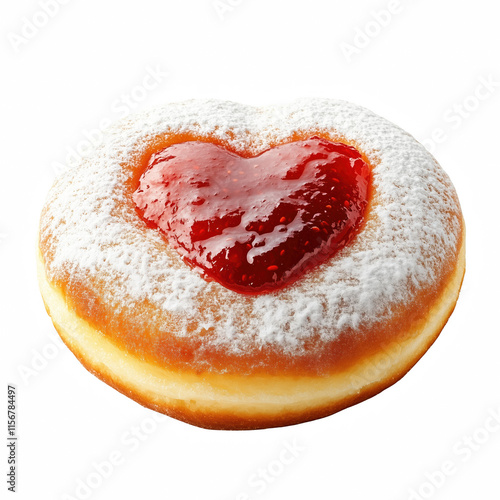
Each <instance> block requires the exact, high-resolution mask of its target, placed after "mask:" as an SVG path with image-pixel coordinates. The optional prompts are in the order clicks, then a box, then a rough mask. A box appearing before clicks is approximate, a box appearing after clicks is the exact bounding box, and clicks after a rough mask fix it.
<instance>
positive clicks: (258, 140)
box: [40, 99, 461, 357]
mask: <svg viewBox="0 0 500 500" xmlns="http://www.w3.org/2000/svg"><path fill="white" fill-rule="evenodd" d="M315 135H316V136H319V137H321V138H324V139H327V140H330V141H333V142H341V143H345V144H348V145H351V146H354V147H356V148H357V150H358V151H360V152H361V154H362V155H363V158H364V159H365V160H366V161H367V163H368V164H369V165H370V167H371V170H372V189H373V194H372V197H371V201H370V205H369V207H368V209H367V215H366V220H365V223H364V225H363V227H362V228H361V230H360V231H359V232H358V233H357V235H356V236H355V238H354V239H353V240H352V241H351V242H350V243H349V245H347V246H345V247H344V248H343V249H341V250H340V251H339V252H338V253H336V254H335V255H334V256H332V257H330V258H329V259H328V260H326V261H325V262H323V263H322V264H320V265H318V266H317V267H315V268H314V269H311V270H310V271H309V272H307V273H306V274H305V275H303V276H302V277H301V278H300V279H298V280H297V281H295V282H294V283H293V284H291V285H289V286H286V287H284V288H282V289H280V290H276V291H272V292H270V293H266V294H262V295H255V296H254V295H242V294H239V293H237V292H235V291H232V290H229V289H227V288H226V287H224V286H222V285H220V284H219V283H217V282H214V281H211V282H207V281H206V280H204V279H203V278H202V277H201V276H200V275H199V274H198V273H197V272H196V271H195V270H194V269H192V268H190V267H189V266H187V265H186V264H184V262H182V258H181V256H180V255H179V254H178V253H177V252H176V251H175V250H174V249H173V248H171V247H170V246H169V244H168V243H167V242H166V239H165V238H164V236H163V235H162V234H161V233H160V231H159V230H151V228H148V227H147V226H146V224H145V222H144V220H142V218H141V217H140V216H139V214H138V213H137V211H136V207H135V204H134V201H133V199H132V195H133V192H134V190H135V189H136V188H137V185H138V181H139V176H140V175H141V173H142V172H143V171H144V169H145V166H144V157H147V158H149V157H150V156H151V154H152V153H154V152H155V151H159V150H161V149H163V148H164V147H165V146H166V145H169V141H170V144H171V143H175V142H184V141H185V140H202V141H205V142H206V141H209V142H214V143H216V144H219V145H221V146H223V147H225V148H227V149H229V150H230V151H232V152H234V153H235V154H240V155H242V156H248V155H253V156H255V155H258V154H260V153H262V152H264V151H265V150H267V149H269V148H271V147H274V146H276V145H280V144H285V143H289V142H293V141H296V140H300V139H306V138H308V137H312V136H315ZM460 238H461V212H460V206H459V203H458V199H457V196H456V193H455V190H454V188H453V186H452V184H451V182H450V180H449V178H448V177H447V175H446V174H445V173H444V171H443V170H442V169H441V168H440V167H439V165H438V164H437V162H436V161H435V159H434V158H433V157H432V156H431V155H430V154H429V153H428V152H427V151H426V150H425V149H424V147H423V146H422V145H421V144H419V143H418V142H417V141H416V140H415V139H414V138H413V137H411V136H410V135H409V134H407V133H406V132H404V131H403V130H401V129H400V128H399V127H397V126H395V125H393V124H391V123H390V122H388V121H387V120H385V119H383V118H381V117H379V116H377V115H375V114H374V113H372V112H370V111H368V110H366V109H364V108H362V107H360V106H357V105H354V104H350V103H347V102H344V101H336V100H327V99H301V100H297V101H294V102H292V103H290V104H288V105H282V106H268V107H262V108H255V107H251V106H246V105H242V104H236V103H232V102H221V101H215V100H192V101H187V102H181V103H176V104H170V105H166V106H163V107H160V108H157V109H153V110H151V111H148V112H145V113H142V114H138V115H135V116H131V117H128V118H127V119H125V120H123V121H121V122H118V123H117V124H116V125H114V126H113V127H111V128H110V129H108V130H107V132H106V134H105V139H104V142H103V144H102V145H101V146H100V147H98V148H97V149H96V150H95V151H94V152H93V153H92V154H91V155H90V156H88V157H86V158H84V159H83V160H82V161H81V162H79V164H77V165H75V166H74V168H72V169H71V170H69V171H68V172H66V173H64V174H63V175H62V176H61V177H60V178H58V179H57V180H56V182H55V185H54V186H53V188H52V190H51V191H50V193H49V196H48V200H47V204H46V206H45V208H44V211H43V213H42V220H41V229H40V248H41V250H42V256H43V258H44V261H45V267H46V272H47V276H48V278H49V280H51V281H53V282H55V283H61V284H64V286H65V289H66V290H67V291H68V292H69V293H73V294H74V295H75V296H76V295H77V294H79V293H82V292H81V291H80V290H82V289H85V290H91V289H95V290H98V296H97V297H96V298H95V304H101V305H103V304H104V305H106V306H107V309H106V310H107V311H112V313H110V315H109V317H106V318H105V319H104V320H105V321H107V323H108V324H112V323H113V321H114V318H115V316H116V317H117V316H118V315H120V314H122V315H123V314H127V313H128V314H130V315H132V314H134V312H135V314H136V317H135V318H134V319H135V320H136V323H135V324H136V325H140V324H141V322H144V323H148V322H150V323H151V322H152V321H154V322H155V324H156V325H157V326H158V329H157V331H156V332H155V333H152V332H151V331H149V333H148V335H149V336H150V337H153V342H161V341H162V336H165V335H169V336H174V337H177V338H182V339H186V338H192V339H198V338H201V337H203V340H204V343H205V345H207V346H212V347H214V348H217V349H222V350H224V351H226V352H231V353H233V354H235V355H241V356H244V355H245V354H246V353H247V352H250V351H252V350H259V349H260V350H262V349H265V348H267V347H272V348H273V349H277V350H279V351H280V352H283V353H286V354H287V355H289V356H292V357H297V356H299V357H300V356H301V355H303V353H304V352H305V351H306V350H307V349H309V347H308V346H309V345H310V341H311V339H315V341H316V342H323V343H331V342H335V340H336V339H337V338H339V337H341V336H346V335H347V336H355V335H358V333H357V332H358V331H360V329H362V328H363V327H365V328H366V327H370V326H371V325H376V324H378V323H380V322H382V321H384V320H386V319H387V318H389V317H390V316H391V314H393V312H394V311H395V310H397V309H398V308H399V307H401V306H402V305H404V304H408V303H411V301H412V300H413V298H414V297H416V296H417V295H418V294H419V293H420V291H421V290H422V289H424V288H425V289H430V290H432V289H433V287H438V286H439V284H440V283H441V282H442V276H443V274H444V273H447V272H450V269H448V267H449V265H450V264H449V262H453V263H454V262H455V258H456V255H457V254H458V246H459V244H460ZM96 295H97V292H96ZM144 304H146V305H148V304H149V305H151V306H152V309H151V308H148V309H147V311H148V314H147V315H146V314H145V313H142V312H141V311H143V310H144V307H145V306H144ZM88 307H89V309H92V307H93V306H92V304H90V305H89V306H88ZM151 310H153V311H154V313H151ZM151 315H152V316H154V317H151ZM124 333H126V334H127V335H128V336H129V337H131V336H134V335H135V336H136V340H137V342H138V343H140V342H142V341H141V335H142V334H143V332H141V330H140V328H139V327H137V328H136V330H134V331H131V332H124ZM149 341H151V338H150V339H149Z"/></svg>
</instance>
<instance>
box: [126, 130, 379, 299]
mask: <svg viewBox="0 0 500 500" xmlns="http://www.w3.org/2000/svg"><path fill="white" fill-rule="evenodd" d="M369 184H370V169H369V167H368V165H367V164H366V162H365V161H364V160H363V159H362V157H361V154H360V153H359V152H358V151H357V150H356V149H355V148H353V147H351V146H347V145H345V144H341V143H336V142H331V141H328V140H325V139H321V138H319V137H311V138H310V139H307V140H302V141H296V142H291V143H289V144H283V145H281V146H276V147H274V148H271V149H269V150H267V151H265V152H264V153H262V154H260V155H259V156H255V157H251V158H244V157H241V156H239V155H237V154H235V153H232V152H230V151H228V150H226V149H224V148H223V147H221V146H218V145H215V144H213V143H209V142H208V143H207V142H199V141H190V142H184V143H180V144H174V145H172V146H169V147H167V148H165V149H163V150H162V151H159V152H157V153H155V154H153V155H152V156H151V158H150V160H149V164H148V167H147V169H146V171H145V172H144V173H143V174H142V176H141V178H140V181H139V187H138V188H137V190H136V191H135V193H134V194H133V199H134V202H135V204H136V207H137V209H138V211H139V214H140V215H141V216H142V217H143V218H144V219H145V220H146V221H147V222H148V223H149V224H150V226H151V225H152V226H153V227H154V226H156V227H158V228H159V229H160V230H161V232H162V233H163V234H164V235H165V237H166V238H167V240H168V242H169V244H170V245H171V246H172V247H174V248H175V249H176V250H177V251H178V252H179V253H180V255H181V256H182V257H183V258H184V260H185V261H186V262H187V263H188V264H190V265H191V266H193V267H195V268H198V269H199V270H201V272H202V274H203V276H204V277H205V279H208V280H210V279H212V280H215V281H217V282H219V283H220V284H221V285H223V286H225V287H226V288H229V289H230V290H234V291H236V292H240V293H247V294H257V293H262V292H269V291H272V290H275V289H278V288H281V287H283V286H285V285H287V284H289V283H291V282H293V281H295V280H296V279H298V278H299V277H300V276H302V275H303V274H304V273H305V272H306V271H308V270H309V269H311V268H312V267H314V266H316V265H318V264H320V263H322V262H324V261H325V260H326V259H328V258H330V257H331V256H332V255H334V254H335V253H336V252H337V251H338V250H339V249H341V248H342V247H343V246H345V245H346V244H347V243H348V242H349V240H350V239H351V238H352V237H353V235H354V234H355V232H356V229H357V228H358V227H359V226H360V224H361V222H362V220H363V215H364V212H365V210H366V206H367V203H368V191H369Z"/></svg>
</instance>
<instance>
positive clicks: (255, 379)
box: [37, 99, 465, 430]
mask: <svg viewBox="0 0 500 500" xmlns="http://www.w3.org/2000/svg"><path fill="white" fill-rule="evenodd" d="M37 262H38V279H39V284H40V290H41V294H42V298H43V300H44V303H45V307H46V309H47V312H48V313H49V315H50V316H51V319H52V322H53V324H54V326H55V328H56V329H57V331H58V333H59V335H60V336H61V338H62V340H63V341H64V342H65V344H66V345H67V346H68V348H69V349H70V350H71V351H72V352H73V354H74V355H75V356H76V358H77V359H78V360H79V361H80V362H81V363H82V364H83V366H84V367H85V368H86V369H87V370H88V371H90V372H91V373H93V374H94V375H96V376H97V377H99V378H100V379H101V380H103V381H104V382H106V383H107V384H109V385H110V386H112V387H114V388H115V389H117V390H118V391H120V392H121V393H123V394H124V395H126V396H128V397H129V398H131V399H133V400H135V401H136V402H138V403H140V404H142V405H143V406H145V407H148V408H151V409H153V410H156V411H158V412H161V413H164V414H166V415H169V416H171V417H173V418H176V419H179V420H181V421H184V422H187V423H190V424H193V425H196V426H199V427H204V428H208V429H233V430H237V429H260V428H268V427H279V426H285V425H291V424H297V423H301V422H305V421H310V420H314V419H318V418H322V417H325V416H328V415H331V414H333V413H335V412H338V411H340V410H342V409H345V408H347V407H350V406H352V405H354V404H357V403H359V402H361V401H363V400H366V399H367V398H370V397H372V396H374V395H375V394H377V393H379V392H380V391H382V390H384V389H386V388H388V387H389V386H391V385H392V384H394V383H395V382H397V381H398V380H399V379H401V378H402V377H403V376H404V375H405V374H406V373H407V372H408V371H409V370H410V369H411V368H412V367H413V366H414V365H415V364H416V363H417V361H418V360H419V359H420V358H421V357H422V356H423V355H424V353H425V352H426V351H427V350H428V349H429V347H430V346H431V345H432V344H433V342H434V341H435V340H436V338H437V337H438V335H439V334H440V332H441V330H442V329H443V327H444V325H445V324H446V322H447V320H448V318H449V316H450V315H451V313H452V312H453V309H454V308H455V304H456V302H457V299H458V295H459V292H460V287H461V284H462V280H463V276H464V273H465V225H464V221H463V217H462V212H461V209H460V204H459V200H458V197H457V194H456V192H455V189H454V187H453V185H452V183H451V181H450V179H449V178H448V176H447V174H446V173H445V172H444V171H443V170H442V168H441V167H440V166H439V164H438V163H437V161H436V160H435V159H434V158H433V156H432V155H431V154H430V153H428V152H427V151H426V149H425V148H424V147H423V146H422V145H421V144H420V143H418V142H417V141H416V140H415V139H414V138H413V137H412V136H410V135H409V134H408V133H406V132H405V131H403V130H402V129H400V128H399V127H397V126H395V125H393V124H392V123H390V122H389V121H387V120H385V119H384V118H381V117H379V116H377V115H376V114H374V113H372V112H371V111H368V110H367V109H365V108H362V107H360V106H358V105H355V104H351V103H348V102H345V101H339V100H330V99H299V100H296V101H293V102H291V103H288V104H284V105H276V106H266V107H252V106H248V105H243V104H237V103H233V102H225V101H218V100H190V101H185V102H180V103H173V104H168V105H164V106H162V107H158V108H155V109H152V110H149V111H146V112H143V113H139V114H137V115H133V116H129V117H127V118H125V119H123V120H121V121H119V122H117V123H116V124H115V125H113V126H111V127H110V128H109V129H108V130H107V131H106V132H105V134H104V139H103V141H102V142H101V144H100V145H99V146H97V147H96V148H95V149H94V150H93V151H92V152H91V153H90V154H88V155H87V156H86V157H84V158H82V159H81V160H79V161H78V162H76V164H75V165H74V166H73V168H71V169H69V170H68V171H66V172H65V173H63V174H62V175H60V176H59V177H58V178H57V179H56V181H55V183H54V186H53V187H52V189H51V190H50V192H49V195H48V198H47V201H46V203H45V205H44V207H43V210H42V214H41V219H40V229H39V237H38V257H37Z"/></svg>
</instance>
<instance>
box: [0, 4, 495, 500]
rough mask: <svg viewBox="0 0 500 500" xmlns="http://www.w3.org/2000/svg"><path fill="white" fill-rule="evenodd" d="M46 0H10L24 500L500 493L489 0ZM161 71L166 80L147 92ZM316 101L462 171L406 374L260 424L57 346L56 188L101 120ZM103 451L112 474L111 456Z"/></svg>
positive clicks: (15, 308)
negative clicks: (461, 249)
mask: <svg viewBox="0 0 500 500" xmlns="http://www.w3.org/2000/svg"><path fill="white" fill-rule="evenodd" d="M54 2H56V4H55V5H56V7H54ZM41 3H43V2H41ZM47 3H48V4H50V5H52V9H50V8H49V7H50V5H49V7H46V8H47V9H48V10H49V11H50V15H47V14H44V13H43V12H44V11H43V9H42V8H41V6H40V3H37V2H36V1H34V0H22V1H16V2H3V6H2V8H1V9H2V13H1V16H0V19H1V20H0V30H1V42H0V51H1V55H2V70H1V71H2V78H1V83H0V84H1V93H0V95H1V106H2V109H1V123H2V124H1V127H2V129H1V144H2V147H1V150H0V151H1V160H0V161H1V167H0V168H1V174H2V175H1V187H2V189H1V196H0V214H1V222H0V233H1V235H2V236H1V242H0V244H1V248H0V251H1V261H0V265H1V270H2V275H1V293H2V297H1V300H0V304H1V307H2V313H1V319H0V321H1V325H2V343H3V346H2V349H1V352H2V370H3V373H2V380H3V386H2V387H3V388H2V391H1V392H2V394H3V395H2V396H1V397H2V400H3V401H5V402H4V403H2V408H4V409H5V405H6V399H7V397H6V385H7V382H10V383H14V384H15V385H16V386H17V392H18V419H19V422H18V434H19V443H18V455H19V456H18V458H19V474H18V493H17V497H18V498H22V499H35V498H36V499H41V500H44V499H68V498H74V499H76V498H80V499H81V498H92V499H109V498H125V499H128V498H154V499H170V498H175V499H176V500H185V499H186V500H191V499H193V500H198V499H202V498H203V499H207V500H215V499H217V500H219V499H220V500H236V499H239V500H244V499H246V498H251V499H262V500H265V499H273V500H281V499H287V500H295V499H304V498H315V499H323V498H324V499H331V500H334V499H366V498H369V499H375V500H377V499H383V500H392V499H394V500H396V499H400V500H406V499H410V498H413V499H418V498H436V499H442V500H445V499H453V500H461V499H470V498H481V499H498V498H500V474H498V472H499V470H500V424H498V423H497V424H494V423H493V420H492V417H491V416H489V415H491V412H496V414H497V415H499V414H500V390H499V386H500V368H499V362H498V359H499V358H498V352H499V347H500V342H499V328H498V321H497V318H498V295H499V294H498V286H497V284H496V283H498V280H499V279H500V274H499V266H498V234H497V233H498V226H499V223H498V219H497V214H498V208H497V206H498V201H497V200H498V192H499V187H498V183H499V180H500V177H499V174H498V167H499V160H498V149H497V148H496V146H497V145H498V144H499V133H500V126H499V125H500V124H499V117H500V67H499V61H500V58H499V56H500V53H499V52H500V50H499V49H500V29H499V28H498V20H499V17H500V16H499V14H500V11H499V10H498V8H497V5H496V3H495V2H493V1H492V0H475V1H469V2H465V1H464V2H456V1H453V0H443V1H440V2H436V1H434V2H433V1H431V0H401V1H400V2H397V0H392V1H391V2H388V1H387V0H381V1H368V0H363V1H356V2H340V1H336V2H334V1H331V2H328V1H318V0H309V1H308V2H305V1H300V2H299V1H291V0H276V1H270V0H243V1H241V0H240V1H238V0H222V2H219V4H218V5H219V10H217V9H216V8H215V6H214V3H213V2H212V1H211V0H198V1H181V0H176V1H153V0H142V1H140V2H139V1H135V2H134V1H131V0H126V1H125V0H107V1H98V0H85V1H83V0H65V5H62V0H47ZM224 6H225V8H224ZM389 9H390V10H391V11H392V13H390V12H389ZM495 10H496V11H495ZM381 11H384V12H382V13H381ZM388 12H389V14H388ZM32 23H36V24H32ZM37 25H38V26H37ZM382 25H383V26H382ZM366 31H368V36H366V34H363V33H366ZM349 45H350V46H349ZM151 71H156V72H157V80H158V81H157V82H156V83H157V84H156V85H155V86H154V87H155V88H151V87H152V86H153V85H152V84H151V80H149V81H148V83H149V85H148V86H149V87H150V89H149V90H147V91H145V90H144V89H143V88H142V89H141V88H140V87H141V85H142V82H143V81H144V78H145V77H146V75H147V74H148V72H151ZM167 72H168V75H166V73H167ZM485 82H487V83H485ZM488 82H489V83H488ZM308 96H322V97H333V98H342V99H347V100H351V101H353V102H356V103H358V104H361V105H364V106H366V107H368V108H370V109H372V110H373V111H375V112H377V113H378V114H380V115H382V116H384V117H386V118H388V119H390V120H391V121H393V122H395V123H397V124H398V125H400V126H402V127H403V128H405V129H406V130H408V131H409V132H410V133H412V134H413V135H414V136H415V137H416V138H417V139H418V140H420V141H422V142H424V143H425V144H426V145H427V146H428V147H429V148H430V149H431V150H432V152H433V153H434V154H435V156H436V157H437V159H438V161H439V162H440V163H441V165H442V166H443V168H444V169H445V170H446V171H447V172H448V174H449V175H450V176H451V178H452V180H453V182H454V184H455V186H456V188H457V191H458V193H459V196H460V200H461V203H462V207H463V211H464V214H465V218H466V222H467V245H468V246H467V252H468V262H467V264H468V267H467V274H466V279H465V282H464V285H463V289H462V293H461V296H460V300H459V301H458V304H457V308H456V311H455V313H454V314H453V316H452V317H451V319H450V321H449V322H448V324H447V326H446V328H445V329H444V331H443V333H442V335H441V336H440V338H439V339H438V341H437V342H436V343H435V344H434V346H433V347H432V348H431V350H430V351H429V352H428V353H427V355H426V356H425V357H424V358H423V359H422V360H421V361H420V362H419V363H418V364H417V366H416V367H415V368H414V369H413V370H412V371H411V372H410V373H409V374H408V375H407V376H406V377H404V379H403V380H402V381H400V382H399V383H397V384H396V385H395V386H393V387H391V388H390V389H388V390H386V391H385V392H383V393H382V394H380V395H379V396H377V397H375V398H373V399H371V400H369V401H367V402H365V403H362V404H360V405H358V406H356V407H353V408H350V409H347V410H345V411H343V412H341V413H339V414H337V415H334V416H332V417H329V418H325V419H322V420H319V421H316V422H311V423H306V424H302V425H298V426H293V427H288V428H282V429H271V430H264V431H252V432H221V431H207V430H203V429H198V428H196V427H192V426H189V425H187V424H184V423H182V422H178V421H176V420H173V419H169V418H164V419H162V421H161V422H157V421H155V420H154V419H153V417H155V416H156V414H155V413H154V412H152V411H149V410H147V409H145V408H142V407H141V406H139V405H138V404H136V403H134V402H133V401H131V400H129V399H127V398H126V397H124V396H122V395H121V394H119V393H118V392H116V391H114V390H113V389H111V388H109V387H108V386H107V385H105V384H103V383H101V382H100V381H99V380H97V379H96V378H94V377H93V376H92V375H90V374H89V373H87V372H86V371H85V370H84V369H83V368H82V366H81V365H80V364H79V363H78V362H77V361H76V359H75V358H74V357H73V355H72V354H71V353H70V352H69V351H68V350H67V349H66V348H64V347H62V346H61V345H60V343H59V342H58V341H57V337H56V336H55V334H54V330H53V328H52V326H51V322H50V320H49V318H48V316H47V315H46V313H45V310H44V308H43V305H42V301H41V299H40V296H39V292H38V289H37V283H36V278H35V248H36V233H37V224H38V217H39V213H40V209H41V207H42V204H43V201H44V198H45V196H46V193H47V191H48V189H49V187H50V185H51V183H52V182H53V179H54V176H55V174H56V172H57V171H58V170H60V169H61V168H62V166H63V165H64V164H65V163H66V160H67V158H66V157H67V155H68V151H69V149H70V148H73V149H77V148H85V145H86V144H85V141H86V140H87V139H86V137H92V138H93V140H98V136H99V127H100V126H101V124H102V121H103V120H104V121H106V120H111V121H113V120H116V119H119V118H120V117H121V116H123V115H124V114H126V113H129V112H132V111H136V110H140V109H143V108H145V107H150V106H154V105H156V104H159V103H164V102H169V101H176V100H180V99H187V98H193V97H217V98H221V99H229V100H236V101H241V102H244V103H249V104H271V103H275V102H284V101H287V100H289V99H293V98H296V97H308ZM127 99H128V100H129V104H125V100H127ZM2 413H3V412H2ZM3 414H4V413H3ZM499 419H500V417H499ZM0 420H1V424H0V425H6V422H5V421H6V418H5V417H2V418H1V419H0ZM137 429H139V431H138V432H137ZM3 432H4V433H6V430H5V431H3ZM134 433H135V437H134ZM287 446H289V447H292V448H293V449H294V450H295V451H294V453H291V452H285V451H283V450H285V449H286V447H287ZM2 448H3V449H4V451H3V452H2V453H1V454H0V460H1V461H2V464H6V462H7V448H6V447H4V446H2ZM110 456H111V457H112V458H114V459H116V460H115V465H114V466H113V470H112V471H110V470H109V469H110V467H109V466H108V467H107V468H106V466H105V465H102V464H103V462H105V461H109V460H110ZM280 457H281V458H280ZM117 461H118V462H119V463H116V462H117ZM284 462H287V463H284ZM96 464H97V468H98V469H99V468H100V472H96ZM98 464H101V466H100V467H99V465H98ZM450 464H451V465H450ZM103 467H104V468H103ZM443 467H444V468H445V469H446V470H447V472H448V474H447V475H446V476H444V475H443V474H442V473H439V472H436V471H439V470H440V469H442V468H443ZM1 470H2V471H6V465H5V468H4V467H2V469H1ZM450 471H451V472H450ZM103 476H108V477H103ZM2 477H3V478H5V475H4V473H2ZM266 478H267V479H266ZM85 482H87V483H89V484H90V487H89V486H82V484H84V483H85ZM433 483H434V484H433ZM0 488H1V490H2V495H3V492H4V491H6V490H7V484H6V482H5V483H4V479H2V484H1V485H0ZM412 490H413V491H414V492H415V493H412ZM9 494H10V493H9ZM245 495H246V496H245ZM6 497H7V496H6ZM2 498H3V496H2Z"/></svg>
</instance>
